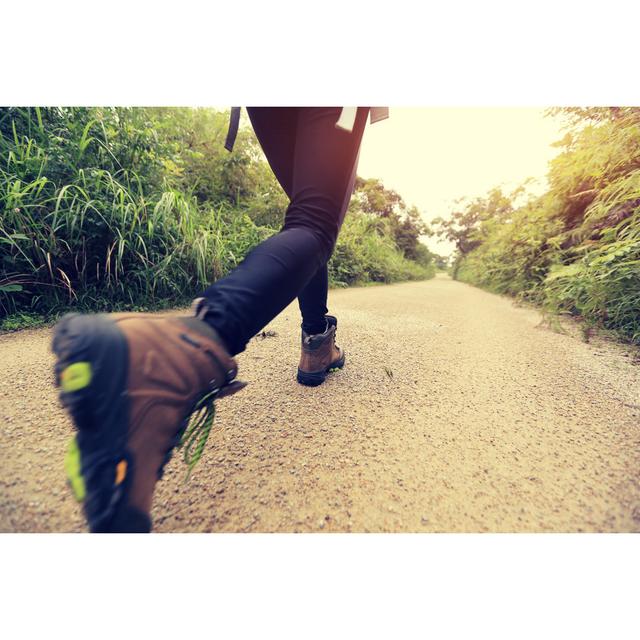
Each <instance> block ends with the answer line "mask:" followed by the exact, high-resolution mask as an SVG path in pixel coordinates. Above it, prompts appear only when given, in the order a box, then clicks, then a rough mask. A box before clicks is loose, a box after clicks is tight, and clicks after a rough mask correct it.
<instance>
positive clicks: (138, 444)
mask: <svg viewBox="0 0 640 640" xmlns="http://www.w3.org/2000/svg"><path fill="white" fill-rule="evenodd" d="M53 351H54V352H55V354H56V356H57V363H56V369H55V370H56V384H57V386H59V387H60V389H61V391H60V399H61V400H62V404H63V405H64V406H65V407H66V408H67V410H68V411H69V413H70V415H71V417H72V419H73V422H74V424H75V427H76V429H77V434H76V437H75V438H74V439H73V440H72V442H71V446H70V448H69V451H68V454H67V459H66V460H65V467H66V469H67V474H68V476H69V480H70V483H71V485H72V488H73V490H74V493H75V494H76V497H77V498H78V499H79V500H82V501H83V502H84V512H85V515H86V517H87V520H88V522H89V528H90V530H91V531H92V532H147V531H150V530H151V519H150V515H149V513H150V511H151V502H152V498H153V492H154V489H155V486H156V483H157V482H158V480H159V479H160V477H161V476H162V472H163V469H164V466H165V464H166V463H167V462H168V460H169V458H170V457H171V452H172V450H173V448H174V447H175V446H176V445H178V444H180V442H181V438H182V437H183V435H184V444H185V445H186V453H189V452H190V448H194V449H195V455H196V456H197V457H199V454H200V453H201V452H202V449H203V448H204V442H205V440H206V437H207V435H208V433H209V430H210V429H211V421H212V419H213V401H214V399H215V398H219V397H222V396H224V395H230V394H231V393H235V392H236V391H239V390H240V389H241V388H242V387H243V386H244V384H243V383H241V382H237V381H236V382H233V380H234V379H235V377H236V375H237V366H236V363H235V361H234V360H233V358H231V357H230V356H229V354H228V353H227V351H226V348H225V346H224V344H223V343H222V340H221V339H220V338H219V336H218V335H217V334H216V332H215V331H214V330H213V329H212V328H211V327H209V325H207V324H206V323H204V322H203V321H202V320H200V319H198V318H197V317H169V316H159V315H150V314H140V313H137V314H112V315H106V314H103V315H79V314H70V315H67V316H65V317H64V318H63V319H62V320H61V321H60V322H59V323H58V325H57V326H56V328H55V333H54V338H53ZM194 412H195V413H196V414H197V416H196V421H195V422H191V424H189V423H190V417H191V415H192V414H193V413H194ZM187 425H189V428H188V429H187V431H186V433H185V429H186V428H187ZM196 461H197V459H196Z"/></svg>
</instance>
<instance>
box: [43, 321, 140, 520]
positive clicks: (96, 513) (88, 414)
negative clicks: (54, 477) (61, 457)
mask: <svg viewBox="0 0 640 640" xmlns="http://www.w3.org/2000/svg"><path fill="white" fill-rule="evenodd" d="M52 350H53V352H54V354H55V355H56V365H55V382H56V386H57V387H58V388H59V389H60V392H59V397H60V401H61V403H62V405H63V406H64V407H65V408H66V409H67V411H68V412H69V414H70V416H71V419H72V421H73V423H74V426H75V428H76V436H75V438H74V439H73V440H72V442H71V445H70V448H69V451H68V454H67V458H66V460H65V469H66V471H67V477H68V480H69V484H70V485H71V488H72V490H73V492H74V494H75V497H76V499H77V500H79V501H81V502H83V507H84V511H85V515H86V517H87V520H88V521H89V526H90V529H91V531H113V530H114V529H113V528H111V525H113V520H114V516H115V515H116V511H117V510H118V506H119V503H122V497H123V496H124V494H125V492H126V490H127V488H128V486H129V484H130V478H131V477H132V471H133V469H132V467H133V461H132V458H131V456H130V455H129V454H128V452H127V446H126V445H127V431H128V418H129V399H128V395H127V391H126V390H127V377H128V356H129V349H128V345H127V341H126V339H125V337H124V334H123V333H122V332H121V330H120V329H119V328H118V326H117V324H116V323H115V322H113V321H112V320H110V319H108V317H107V316H105V315H80V314H68V315H66V316H64V317H63V318H62V319H61V320H60V322H58V324H57V325H56V327H55V329H54V334H53V340H52ZM87 484H90V485H91V486H90V487H89V490H87ZM124 510H125V511H127V512H128V513H127V514H126V515H127V517H126V518H125V520H128V524H127V523H123V521H122V520H123V518H122V516H124V515H125V514H124V513H120V514H118V518H117V520H118V521H119V525H118V526H119V530H127V531H132V530H135V531H141V530H146V531H148V530H150V521H149V519H148V516H146V514H143V513H141V512H139V511H137V510H131V509H130V508H125V509H124ZM120 511H121V512H122V511H123V510H122V509H120Z"/></svg>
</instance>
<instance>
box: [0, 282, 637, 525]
mask: <svg viewBox="0 0 640 640" xmlns="http://www.w3.org/2000/svg"><path fill="white" fill-rule="evenodd" d="M331 311H332V312H333V313H335V314H337V316H338V318H339V329H338V338H339V340H338V343H339V344H341V345H342V346H344V348H345V349H346V351H347V366H346V368H345V369H344V370H343V371H341V372H338V373H336V374H333V375H332V376H331V377H330V378H329V380H328V381H327V382H326V383H325V384H324V385H322V386H320V387H317V388H306V387H303V386H300V385H298V384H297V383H296V381H295V371H296V366H297V359H298V354H299V351H298V350H299V344H298V340H299V328H298V323H299V319H298V313H297V308H296V307H295V305H292V306H291V307H289V308H288V309H286V310H285V311H284V312H283V313H282V314H281V315H280V316H279V317H278V318H277V319H276V320H274V322H273V323H272V324H271V325H270V326H269V327H268V328H267V329H268V330H272V331H275V332H276V335H275V336H272V337H267V338H263V339H260V338H256V339H254V340H253V341H252V342H251V344H250V346H249V348H248V349H247V351H246V352H245V353H243V354H242V355H241V356H240V357H239V364H240V378H242V379H244V380H247V381H249V383H250V385H249V387H248V388H247V389H245V390H244V391H243V392H242V393H240V394H238V395H236V396H234V397H232V398H228V399H225V400H223V401H221V402H220V403H219V404H218V413H217V416H216V425H217V426H216V428H215V429H214V431H212V433H211V436H210V440H209V443H208V446H207V449H206V452H205V455H204V456H203V457H202V459H201V461H200V463H199V464H198V466H197V467H196V469H195V470H194V472H193V474H192V476H191V479H190V480H189V482H188V483H187V484H185V482H184V479H185V472H186V466H185V465H184V464H183V463H182V460H181V457H180V454H179V453H178V454H177V455H176V456H174V459H173V460H172V461H171V463H170V464H169V466H168V467H167V470H166V473H165V478H164V479H163V480H162V482H161V483H160V484H159V485H158V490H157V492H156V499H155V504H154V510H153V514H152V515H153V518H154V529H155V531H159V532H163V531H233V532H239V531H263V532H266V531H281V532H290V531H303V532H318V531H325V532H327V531H343V532H344V531H357V532H362V531H375V532H384V531H405V532H407V531H418V532H429V531H529V532H531V531H640V384H639V383H640V364H639V358H638V352H637V350H635V351H634V350H633V349H630V348H629V347H624V346H621V345H617V344H613V343H609V342H605V341H604V340H601V339H598V340H595V341H592V342H590V343H588V344H587V343H584V342H582V341H581V340H580V339H579V338H577V337H576V336H575V335H566V334H562V333H557V332H554V331H552V330H550V329H549V328H546V327H545V326H543V325H541V322H540V320H541V317H540V315H539V313H537V312H536V311H533V310H531V309H525V308H518V307H516V306H515V305H514V304H513V303H512V302H511V301H509V300H507V299H505V298H501V297H499V296H494V295H491V294H489V293H486V292H483V291H480V290H478V289H474V288H472V287H469V286H467V285H464V284H461V283H458V282H453V281H451V280H450V279H448V278H446V277H443V276H440V277H438V278H436V279H435V280H431V281H428V282H420V283H409V284H400V285H393V286H385V287H366V288H359V289H349V290H339V291H333V292H332V293H331ZM50 333H51V332H50V330H49V329H45V330H32V331H23V332H19V333H16V334H10V335H3V336H0V362H1V363H2V373H3V375H2V377H1V378H0V531H84V530H85V525H84V521H83V519H82V516H81V512H80V508H79V506H78V505H77V503H76V502H75V501H74V500H73V499H72V497H71V494H70V491H69V490H68V489H67V487H66V484H65V476H64V471H63V465H62V460H63V457H64V451H65V448H66V444H67V441H68V439H69V438H70V436H71V434H72V428H71V425H70V423H69V421H68V420H67V418H66V415H65V414H64V413H63V411H62V410H61V409H60V407H59V405H58V400H57V396H56V393H55V390H54V388H53V386H52V365H53V358H52V354H51V353H50V352H49V341H50Z"/></svg>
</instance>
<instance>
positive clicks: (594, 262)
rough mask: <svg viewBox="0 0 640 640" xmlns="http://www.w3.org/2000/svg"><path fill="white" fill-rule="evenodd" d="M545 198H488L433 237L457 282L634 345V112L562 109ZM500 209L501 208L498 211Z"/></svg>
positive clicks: (639, 118)
mask: <svg viewBox="0 0 640 640" xmlns="http://www.w3.org/2000/svg"><path fill="white" fill-rule="evenodd" d="M564 111H565V112H569V113H570V114H572V115H574V117H575V118H576V122H577V123H578V124H579V125H580V126H579V127H578V128H576V129H575V130H574V131H573V132H572V133H570V134H568V135H567V136H566V137H565V139H564V140H563V141H562V142H561V143H559V144H560V146H562V147H563V151H562V152H561V153H560V154H559V155H558V157H557V158H555V159H554V160H553V161H552V162H551V165H550V172H549V183H550V186H549V190H548V191H547V193H545V194H544V195H543V196H541V197H538V198H533V199H530V200H529V201H528V202H526V203H524V204H518V205H516V202H518V201H519V200H522V195H523V189H519V190H517V191H516V192H515V193H514V194H511V195H510V196H504V195H503V194H502V193H501V192H500V190H498V189H496V190H493V191H492V192H491V193H490V194H489V195H488V196H487V197H486V198H480V199H477V200H475V201H473V202H471V203H467V205H466V207H464V209H463V210H462V211H459V212H454V214H453V216H452V219H451V220H448V221H444V220H438V221H436V223H437V224H438V225H439V233H440V234H441V235H444V236H446V237H447V238H448V239H450V240H453V241H454V242H456V246H457V255H456V257H455V262H454V268H453V273H454V277H456V278H458V279H460V280H463V281H466V282H469V283H471V284H475V285H478V286H481V287H485V288H487V289H490V290H492V291H496V292H499V293H506V294H510V295H515V296H518V297H522V298H526V299H529V300H531V301H533V302H536V303H539V304H541V305H543V306H544V308H545V309H546V310H547V311H549V312H552V313H564V314H571V315H574V316H578V317H580V318H582V319H583V320H584V321H585V322H586V325H587V326H592V327H600V328H603V329H607V330H610V331H613V332H615V333H617V334H618V335H619V336H620V337H622V338H623V339H625V340H629V341H631V342H633V343H636V344H640V109H638V108H594V109H578V108H576V109H565V110H564ZM498 202H499V203H500V206H497V203H498Z"/></svg>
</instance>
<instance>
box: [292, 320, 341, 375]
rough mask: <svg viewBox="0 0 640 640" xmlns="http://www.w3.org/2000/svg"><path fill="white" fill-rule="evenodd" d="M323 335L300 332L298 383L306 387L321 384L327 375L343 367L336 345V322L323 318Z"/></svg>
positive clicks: (338, 348) (339, 349)
mask: <svg viewBox="0 0 640 640" xmlns="http://www.w3.org/2000/svg"><path fill="white" fill-rule="evenodd" d="M325 318H326V319H327V329H326V331H325V332H324V333H316V334H314V335H309V334H308V333H305V331H304V329H303V330H302V355H301V357H300V364H299V365H298V382H299V383H300V384H304V385H307V386H308V387H316V386H317V385H319V384H322V383H323V382H324V380H325V378H326V377H327V373H330V372H331V371H333V370H335V369H342V367H344V351H343V350H342V349H341V348H340V347H338V346H337V345H336V329H337V327H338V320H337V319H336V318H335V317H334V316H325Z"/></svg>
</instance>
